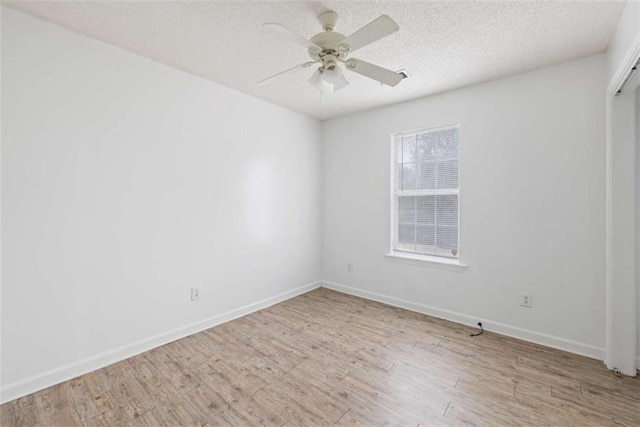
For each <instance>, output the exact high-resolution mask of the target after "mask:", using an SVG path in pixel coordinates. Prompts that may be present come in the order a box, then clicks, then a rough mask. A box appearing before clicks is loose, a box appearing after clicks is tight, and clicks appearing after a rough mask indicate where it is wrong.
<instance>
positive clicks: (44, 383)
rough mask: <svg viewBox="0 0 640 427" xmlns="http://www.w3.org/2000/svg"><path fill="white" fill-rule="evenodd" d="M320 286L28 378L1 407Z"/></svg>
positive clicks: (8, 391) (5, 395)
mask: <svg viewBox="0 0 640 427" xmlns="http://www.w3.org/2000/svg"><path fill="white" fill-rule="evenodd" d="M320 286H321V282H319V281H318V282H314V283H310V284H308V285H305V286H301V287H299V288H296V289H293V290H290V291H287V292H284V293H281V294H279V295H276V296H273V297H271V298H267V299H264V300H262V301H257V302H254V303H252V304H248V305H245V306H244V307H240V308H237V309H235V310H231V311H227V312H225V313H222V314H219V315H216V316H213V317H210V318H208V319H205V320H201V321H199V322H196V323H192V324H190V325H187V326H183V327H181V328H177V329H174V330H172V331H169V332H166V333H163V334H159V335H156V336H153V337H149V338H147V339H144V340H141V341H138V342H135V343H132V344H129V345H126V346H123V347H120V348H117V349H115V350H111V351H109V352H106V353H102V354H98V355H96V356H93V357H89V358H86V359H84V360H80V361H78V362H74V363H71V364H69V365H66V366H61V367H59V368H57V369H54V370H51V371H49V372H45V373H43V374H40V375H36V376H33V377H30V378H27V379H25V380H22V381H19V382H15V383H12V384H8V385H6V386H5V387H3V388H2V390H0V403H6V402H9V401H12V400H14V399H17V398H19V397H22V396H26V395H28V394H31V393H35V392H36V391H39V390H42V389H45V388H47V387H51V386H53V385H56V384H59V383H61V382H64V381H67V380H70V379H72V378H75V377H77V376H79V375H83V374H86V373H89V372H92V371H95V370H97V369H100V368H103V367H105V366H107V365H111V364H113V363H116V362H119V361H121V360H124V359H127V358H129V357H132V356H135V355H136V354H140V353H143V352H145V351H149V350H151V349H153V348H156V347H160V346H162V345H165V344H168V343H170V342H172V341H175V340H178V339H180V338H184V337H186V336H189V335H193V334H195V333H197V332H200V331H203V330H205V329H209V328H211V327H214V326H217V325H220V324H222V323H225V322H228V321H230V320H233V319H237V318H239V317H242V316H246V315H247V314H250V313H253V312H256V311H258V310H262V309H264V308H267V307H269V306H272V305H274V304H277V303H279V302H282V301H286V300H288V299H290V298H293V297H296V296H298V295H301V294H304V293H307V292H309V291H311V290H313V289H316V288H319V287H320Z"/></svg>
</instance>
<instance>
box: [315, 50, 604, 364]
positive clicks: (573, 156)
mask: <svg viewBox="0 0 640 427" xmlns="http://www.w3.org/2000/svg"><path fill="white" fill-rule="evenodd" d="M605 84H606V63H605V56H604V55H596V56H592V57H588V58H584V59H581V60H577V61H573V62H569V63H565V64H562V65H558V66H554V67H549V68H544V69H540V70H536V71H532V72H528V73H524V74H520V75H517V76H513V77H509V78H505V79H501V80H498V81H493V82H488V83H484V84H480V85H476V86H472V87H467V88H463V89H459V90H455V91H452V92H448V93H444V94H441V95H436V96H431V97H428V98H423V99H419V100H416V101H412V102H407V103H402V104H398V105H394V106H390V107H386V108H380V109H375V110H371V111H368V112H363V113H357V114H353V115H350V116H346V117H343V118H338V119H334V120H330V121H327V122H323V126H322V130H323V172H324V173H323V196H324V199H323V215H324V216H323V224H324V226H323V249H324V261H323V268H324V270H323V273H324V276H323V279H324V280H326V281H328V282H334V283H337V284H339V285H343V286H346V287H350V288H352V289H347V290H350V291H353V292H356V293H359V294H367V295H369V296H374V297H381V296H383V297H382V299H385V300H387V301H392V300H391V299H389V298H386V297H391V298H394V299H395V301H396V302H398V301H397V300H398V299H399V300H404V301H405V302H410V304H404V305H410V306H412V307H415V308H417V309H423V310H424V311H426V312H431V313H435V314H439V315H444V316H448V317H450V318H454V319H457V320H462V321H468V322H470V323H471V322H473V321H477V320H484V321H485V323H486V324H487V326H489V327H490V328H493V329H495V330H500V331H502V332H505V333H509V334H513V335H517V336H521V337H526V338H527V339H531V340H537V341H540V342H543V343H546V344H550V345H555V346H558V347H562V348H565V349H570V350H572V351H577V352H582V353H584V354H589V355H591V356H596V357H602V355H603V347H604V320H605V286H604V280H605V277H604V274H605V270H604V267H605V265H604V244H605V240H604V238H605V230H604V224H605V220H604V214H605V205H604V202H605V175H604V173H605V161H604V158H605V151H604V136H605V130H604V102H603V99H604V88H605ZM457 122H459V123H460V129H461V130H460V140H461V142H460V143H461V168H462V170H461V196H460V197H461V251H462V258H463V261H464V262H465V263H467V264H468V265H469V267H468V268H467V269H466V270H464V271H462V272H458V271H448V270H444V269H438V268H432V267H426V266H418V265H409V264H404V263H397V262H391V261H388V260H386V259H385V258H384V257H383V254H384V253H385V252H386V251H388V249H389V217H390V212H389V210H390V208H389V203H390V188H389V179H390V159H389V156H390V134H391V133H393V132H398V131H404V130H410V129H416V128H428V127H434V126H439V125H444V124H451V123H457ZM347 263H352V264H354V271H353V272H352V273H349V272H347V268H346V264H347ZM341 289H345V288H344V287H341ZM522 292H528V293H532V294H533V308H532V309H527V308H523V307H520V306H519V296H520V293H522ZM376 294H377V295H376ZM399 302H400V303H402V301H399ZM421 305H422V306H421Z"/></svg>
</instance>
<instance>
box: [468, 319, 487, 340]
mask: <svg viewBox="0 0 640 427" xmlns="http://www.w3.org/2000/svg"><path fill="white" fill-rule="evenodd" d="M478 326H480V332H478V333H476V334H470V335H469V336H470V337H477V336H480V335H482V334H484V328H483V327H482V322H478Z"/></svg>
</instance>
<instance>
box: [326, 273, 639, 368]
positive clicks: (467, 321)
mask: <svg viewBox="0 0 640 427" xmlns="http://www.w3.org/2000/svg"><path fill="white" fill-rule="evenodd" d="M322 287H324V288H327V289H332V290H334V291H338V292H342V293H345V294H349V295H355V296H358V297H362V298H366V299H370V300H373V301H378V302H382V303H385V304H389V305H392V306H394V307H400V308H404V309H407V310H411V311H415V312H418V313H422V314H427V315H429V316H433V317H438V318H440V319H445V320H450V321H452V322H455V323H461V324H463V325H468V326H477V324H478V322H482V326H483V327H484V329H486V330H487V331H491V332H496V333H498V334H501V335H506V336H509V337H513V338H518V339H521V340H524V341H529V342H532V343H535V344H541V345H544V346H547V347H552V348H556V349H558V350H564V351H568V352H570V353H575V354H579V355H581V356H586V357H590V358H592V359H598V360H603V359H604V349H603V348H600V347H595V346H592V345H589V344H583V343H580V342H576V341H572V340H568V339H564V338H560V337H556V336H553V335H547V334H541V333H539V332H535V331H530V330H527V329H522V328H518V327H515V326H510V325H506V324H504V323H499V322H494V321H491V320H488V319H480V318H477V317H471V316H468V315H466V314H461V313H456V312H454V311H449V310H443V309H440V308H435V307H431V306H428V305H425V304H419V303H415V302H411V301H406V300H403V299H400V298H395V297H391V296H388V295H382V294H378V293H375V292H369V291H365V290H362V289H357V288H352V287H350V286H345V285H341V284H339V283H332V282H326V281H323V282H322ZM638 366H640V365H638Z"/></svg>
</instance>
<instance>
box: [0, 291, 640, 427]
mask: <svg viewBox="0 0 640 427" xmlns="http://www.w3.org/2000/svg"><path fill="white" fill-rule="evenodd" d="M471 332H475V331H474V330H473V329H472V328H469V327H466V326H462V325H459V324H456V323H452V322H448V321H444V320H440V319H435V318H432V317H428V316H425V315H422V314H418V313H414V312H411V311H407V310H403V309H399V308H394V307H390V306H388V305H384V304H380V303H376V302H372V301H368V300H365V299H362V298H357V297H353V296H349V295H345V294H342V293H338V292H334V291H330V290H327V289H317V290H314V291H312V292H309V293H307V294H305V295H301V296H299V297H296V298H293V299H291V300H288V301H285V302H283V303H281V304H277V305H275V306H272V307H270V308H267V309H265V310H262V311H259V312H256V313H253V314H251V315H248V316H245V317H243V318H240V319H237V320H234V321H231V322H228V323H225V324H223V325H220V326H218V327H215V328H211V329H208V330H206V331H203V332H200V333H198V334H195V335H192V336H189V337H186V338H183V339H181V340H178V341H175V342H172V343H170V344H167V345H165V346H162V347H159V348H156V349H154V350H151V351H148V352H146V353H143V354H140V355H138V356H135V357H132V358H130V359H127V360H125V361H122V362H119V363H116V364H114V365H111V366H108V367H106V368H103V369H100V370H98V371H95V372H92V373H89V374H86V375H82V376H80V377H78V378H75V379H73V380H70V381H67V382H65V383H62V384H59V385H56V386H54V387H50V388H48V389H46V390H42V391H40V392H37V393H34V394H31V395H29V396H26V397H23V398H21V399H18V400H15V401H13V402H9V403H7V404H5V405H2V406H1V407H0V417H1V418H0V423H1V424H2V426H4V427H8V426H35V425H43V426H75V425H87V426H103V425H117V426H120V425H125V426H156V425H186V426H205V425H206V426H218V425H237V426H245V425H272V426H282V425H287V426H297V425H309V426H320V425H360V426H374V425H401V426H417V425H421V426H423V425H424V426H429V425H451V426H461V425H533V426H550V425H558V426H560V425H563V426H585V425H594V426H608V425H626V426H639V425H640V379H637V378H635V379H632V378H629V377H616V376H615V375H614V374H613V373H611V372H609V371H608V370H607V369H606V368H605V367H604V365H603V364H602V362H600V361H597V360H592V359H588V358H585V357H580V356H576V355H573V354H569V353H565V352H562V351H559V350H554V349H550V348H547V347H543V346H539V345H535V344H531V343H527V342H524V341H519V340H516V339H512V338H508V337H505V336H501V335H497V334H493V333H489V332H486V333H484V334H483V335H481V336H479V337H470V336H469V334H470V333H471Z"/></svg>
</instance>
